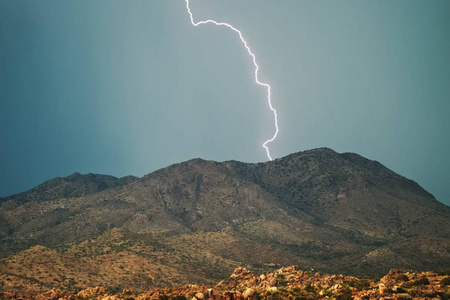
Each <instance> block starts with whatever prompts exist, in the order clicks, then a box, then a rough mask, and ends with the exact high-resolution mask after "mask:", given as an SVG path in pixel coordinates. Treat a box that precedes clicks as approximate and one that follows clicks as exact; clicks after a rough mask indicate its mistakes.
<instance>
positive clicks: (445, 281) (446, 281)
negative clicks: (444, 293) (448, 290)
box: [440, 277, 450, 286]
mask: <svg viewBox="0 0 450 300" xmlns="http://www.w3.org/2000/svg"><path fill="white" fill-rule="evenodd" d="M440 284H441V285H442V286H447V285H450V277H445V278H443V279H442V280H441V282H440Z"/></svg>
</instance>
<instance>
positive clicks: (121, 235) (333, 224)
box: [0, 148, 450, 291]
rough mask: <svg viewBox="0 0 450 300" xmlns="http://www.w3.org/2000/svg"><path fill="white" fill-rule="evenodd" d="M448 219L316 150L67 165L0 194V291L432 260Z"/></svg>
mask: <svg viewBox="0 0 450 300" xmlns="http://www.w3.org/2000/svg"><path fill="white" fill-rule="evenodd" d="M449 221H450V208H449V207H447V206H445V205H443V204H441V203H440V202H438V201H437V200H436V199H435V198H434V197H433V196H432V195H431V194H429V193H428V192H426V191H425V190H424V189H422V188H421V187H420V186H419V185H418V184H417V183H415V182H413V181H411V180H408V179H406V178H404V177H402V176H400V175H398V174H396V173H395V172H393V171H391V170H389V169H387V168H386V167H384V166H383V165H381V164H380V163H378V162H375V161H371V160H368V159H366V158H363V157H361V156H359V155H357V154H351V153H344V154H339V153H336V152H334V151H333V150H331V149H327V148H321V149H314V150H309V151H305V152H299V153H295V154H292V155H289V156H287V157H284V158H281V159H277V160H274V161H271V162H266V163H258V164H247V163H241V162H235V161H229V162H223V163H218V162H213V161H205V160H201V159H194V160H190V161H187V162H183V163H180V164H176V165H172V166H170V167H167V168H164V169H161V170H158V171H156V172H153V173H150V174H148V175H146V176H144V177H142V178H135V177H126V178H121V179H118V178H115V177H112V176H107V175H94V174H88V175H80V174H74V175H71V176H69V177H66V178H56V179H53V180H50V181H48V182H46V183H44V184H42V185H40V186H38V187H36V188H35V189H32V190H30V191H28V192H25V193H22V194H18V195H14V196H11V197H8V198H5V199H1V200H0V255H1V256H2V257H3V259H1V260H0V290H1V289H2V286H6V285H7V283H8V284H9V283H14V284H12V285H8V286H14V287H15V288H16V289H17V290H20V286H22V287H23V286H33V288H34V289H36V290H42V291H43V290H45V289H49V288H51V287H57V288H62V289H69V290H74V289H81V288H87V287H89V286H92V285H93V284H94V285H102V286H104V287H108V288H111V289H113V288H125V287H128V288H133V289H139V290H146V289H149V288H152V287H158V286H164V285H174V284H183V283H184V284H185V283H197V284H212V283H214V282H216V281H218V280H220V279H223V278H225V277H226V276H227V274H230V273H231V272H232V270H233V269H235V268H237V267H239V266H246V267H248V268H249V269H251V270H254V271H258V272H261V271H263V272H265V271H269V270H273V269H275V268H277V267H281V266H287V265H299V266H300V267H301V268H302V269H314V270H319V271H324V272H329V273H344V274H349V275H377V274H383V273H386V272H387V271H388V270H389V269H391V268H401V269H413V270H433V269H440V268H444V267H450V227H449V226H445V224H450V222H449Z"/></svg>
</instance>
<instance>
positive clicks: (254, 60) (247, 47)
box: [185, 0, 278, 160]
mask: <svg viewBox="0 0 450 300" xmlns="http://www.w3.org/2000/svg"><path fill="white" fill-rule="evenodd" d="M185 1H186V9H187V11H188V13H189V17H190V18H191V23H192V25H194V26H195V27H197V26H199V25H203V24H209V23H211V24H214V25H217V26H225V27H228V28H229V29H231V30H233V31H234V32H236V33H237V34H238V35H239V38H240V39H241V42H242V44H244V47H245V49H247V52H248V54H249V55H250V56H251V57H252V60H253V65H254V66H255V82H256V83H257V84H259V85H260V86H263V87H265V88H266V89H267V103H268V104H269V108H270V110H271V111H272V112H273V116H274V123H275V133H274V135H273V136H272V138H271V139H268V140H267V141H265V142H264V143H263V144H262V146H263V147H264V149H266V153H267V157H268V158H269V159H270V160H272V157H271V156H270V152H269V147H268V146H267V144H269V143H271V142H273V141H274V140H275V138H276V137H277V135H278V115H277V111H276V109H275V108H273V106H272V99H271V93H270V85H269V84H268V83H265V82H261V81H259V79H258V71H259V65H258V64H257V63H256V56H255V54H253V52H252V50H251V49H250V47H249V46H248V43H247V41H246V40H245V39H244V37H243V36H242V32H241V31H240V30H238V29H236V28H235V27H233V26H232V25H230V24H228V23H224V22H217V21H214V20H205V21H199V22H195V21H194V17H193V16H192V12H191V9H190V8H189V0H185Z"/></svg>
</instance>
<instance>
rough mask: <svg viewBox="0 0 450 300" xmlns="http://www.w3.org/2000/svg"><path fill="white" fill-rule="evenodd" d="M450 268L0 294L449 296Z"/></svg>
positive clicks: (173, 298)
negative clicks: (381, 274) (144, 288)
mask: <svg viewBox="0 0 450 300" xmlns="http://www.w3.org/2000/svg"><path fill="white" fill-rule="evenodd" d="M449 275H450V269H447V270H444V271H439V272H411V273H410V272H404V271H401V270H391V271H389V273H388V274H387V275H386V276H384V277H382V278H359V277H353V276H346V275H328V274H321V273H315V274H314V273H313V272H311V271H302V270H299V269H298V268H297V267H294V266H293V267H288V268H281V269H278V270H276V271H274V272H271V273H266V274H254V273H252V272H250V271H248V270H247V269H245V268H238V269H236V270H235V271H234V272H233V274H232V275H231V276H230V277H229V278H228V279H225V280H222V281H221V282H219V283H218V284H217V285H215V286H203V285H185V286H172V287H166V288H159V289H151V290H148V291H146V292H136V291H131V290H123V292H121V293H113V292H111V291H107V290H105V288H104V287H93V288H87V289H84V290H82V291H79V292H74V291H65V290H59V289H52V290H50V291H47V292H44V293H37V294H33V292H32V291H31V290H28V291H27V289H26V287H24V289H23V291H22V292H21V293H19V292H1V293H0V299H41V300H44V299H49V300H50V299H51V300H56V299H80V300H82V299H97V300H100V299H111V300H112V299H117V300H119V299H128V300H131V299H136V300H138V299H142V300H143V299H149V300H153V299H154V300H186V299H190V300H261V299H267V300H274V299H292V300H302V299H336V300H346V299H381V300H383V299H384V300H388V299H432V298H435V299H444V300H445V299H450V276H449Z"/></svg>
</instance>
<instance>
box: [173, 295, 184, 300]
mask: <svg viewBox="0 0 450 300" xmlns="http://www.w3.org/2000/svg"><path fill="white" fill-rule="evenodd" d="M169 300H186V297H185V296H183V295H177V296H172V297H170V298H169Z"/></svg>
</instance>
